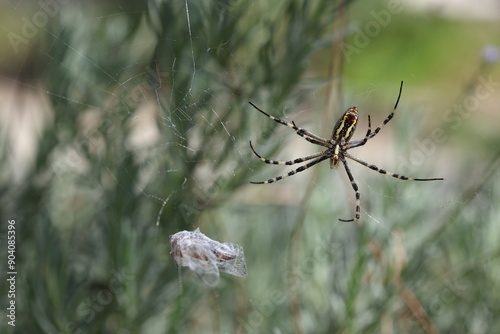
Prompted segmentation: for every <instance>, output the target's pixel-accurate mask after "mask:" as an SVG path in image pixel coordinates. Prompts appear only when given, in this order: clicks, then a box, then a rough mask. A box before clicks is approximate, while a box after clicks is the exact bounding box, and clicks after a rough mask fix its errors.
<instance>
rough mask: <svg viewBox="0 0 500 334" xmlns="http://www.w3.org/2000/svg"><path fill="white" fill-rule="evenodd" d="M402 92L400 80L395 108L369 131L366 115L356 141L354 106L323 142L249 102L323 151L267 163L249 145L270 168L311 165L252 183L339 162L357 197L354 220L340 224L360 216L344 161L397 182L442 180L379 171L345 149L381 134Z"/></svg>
mask: <svg viewBox="0 0 500 334" xmlns="http://www.w3.org/2000/svg"><path fill="white" fill-rule="evenodd" d="M402 91H403V81H401V85H400V87H399V95H398V98H397V100H396V104H395V105H394V109H393V110H392V112H391V113H390V114H389V116H387V118H386V119H385V120H384V121H383V122H382V124H380V126H379V127H378V128H376V129H375V130H374V131H372V130H371V119H370V115H368V130H367V131H366V135H365V137H364V138H360V139H356V140H352V141H351V137H352V135H353V134H354V131H355V130H356V125H357V122H358V109H357V108H356V107H351V108H349V109H347V110H346V111H345V112H344V114H343V115H342V117H340V118H339V120H338V121H337V123H336V124H335V127H334V128H333V131H332V135H331V137H330V139H324V138H322V137H320V136H317V135H315V134H313V133H311V132H309V131H307V130H306V129H303V128H300V127H298V126H297V125H296V124H295V122H293V121H292V123H289V122H286V121H283V120H281V119H279V118H277V117H274V116H271V115H269V114H268V113H266V112H265V111H263V110H262V109H260V108H258V107H257V106H256V105H254V104H253V103H252V102H249V103H250V105H252V107H254V108H255V109H257V110H258V111H260V112H261V113H263V114H264V115H266V116H267V117H269V118H270V119H272V120H273V121H275V122H277V123H279V124H281V125H285V126H287V127H289V128H292V129H294V130H295V133H297V134H298V135H299V136H301V137H303V138H304V139H305V140H307V141H308V142H310V143H313V144H315V145H319V146H323V147H325V148H326V149H325V150H324V151H322V152H318V153H315V154H311V155H308V156H305V157H302V158H297V159H294V160H289V161H277V160H269V159H265V158H263V157H261V156H260V155H259V154H258V153H257V152H256V151H255V149H254V148H253V145H252V142H250V148H251V149H252V151H253V153H254V154H255V155H256V156H257V157H258V158H259V159H260V160H262V161H263V162H265V163H266V164H270V165H294V164H298V163H302V162H304V161H309V160H312V161H311V162H308V163H307V164H305V165H302V166H300V167H299V168H297V169H294V170H292V171H291V172H288V173H287V174H283V175H280V176H277V177H275V178H272V179H269V180H267V181H261V182H251V183H253V184H267V183H273V182H276V181H279V180H282V179H284V178H286V177H289V176H292V175H295V174H296V173H299V172H302V171H304V170H306V169H308V168H310V167H312V166H314V165H316V164H318V163H320V162H322V161H323V160H326V159H330V168H332V169H333V168H335V169H339V164H340V162H342V164H343V165H344V168H345V171H346V173H347V176H348V177H349V180H350V181H351V186H352V189H353V190H354V192H355V194H356V213H355V216H354V218H353V219H340V218H339V220H340V221H342V222H352V221H357V220H358V219H359V217H360V213H361V210H360V192H359V190H358V184H357V183H356V181H355V180H354V177H353V176H352V173H351V170H350V169H349V166H348V165H347V161H346V158H349V159H351V160H354V161H356V162H357V163H360V164H361V165H363V166H366V167H368V168H370V169H373V170H374V171H376V172H379V173H380V174H386V175H389V176H392V177H394V178H396V179H399V180H409V181H438V180H444V179H443V178H432V179H415V178H411V177H406V176H403V175H399V174H395V173H391V172H388V171H386V170H385V169H382V168H379V167H377V166H375V165H373V164H369V163H367V162H365V161H363V160H361V159H358V158H356V157H355V156H353V155H351V154H349V153H347V151H348V150H350V149H353V148H356V147H360V146H363V145H365V144H366V142H367V141H368V140H369V139H371V138H373V137H375V136H376V135H377V133H379V132H380V130H381V129H382V128H383V127H384V125H386V124H387V123H389V121H390V120H391V119H392V117H394V113H395V112H396V108H397V107H398V103H399V99H400V98H401V92H402Z"/></svg>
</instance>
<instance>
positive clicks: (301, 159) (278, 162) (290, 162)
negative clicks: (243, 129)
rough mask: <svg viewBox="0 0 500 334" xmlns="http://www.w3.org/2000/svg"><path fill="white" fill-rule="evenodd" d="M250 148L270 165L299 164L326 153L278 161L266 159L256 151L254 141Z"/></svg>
mask: <svg viewBox="0 0 500 334" xmlns="http://www.w3.org/2000/svg"><path fill="white" fill-rule="evenodd" d="M250 148H251V149H252V152H253V153H254V154H255V155H256V156H257V157H258V158H259V159H260V160H262V161H264V162H265V163H266V164H270V165H293V164H299V163H301V162H304V161H307V160H311V159H314V158H317V157H320V156H322V155H324V154H325V152H319V153H315V154H311V155H307V156H305V157H303V158H297V159H295V160H289V161H278V160H269V159H266V158H263V157H261V156H260V154H259V153H257V152H256V151H255V149H254V148H253V145H252V142H250Z"/></svg>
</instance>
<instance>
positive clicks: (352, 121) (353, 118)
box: [331, 107, 358, 143]
mask: <svg viewBox="0 0 500 334" xmlns="http://www.w3.org/2000/svg"><path fill="white" fill-rule="evenodd" d="M357 123H358V108H356V107H351V108H349V109H347V110H346V112H345V113H344V115H342V117H340V118H339V120H338V121H337V123H336V124H335V127H334V128H333V131H332V138H331V139H332V140H333V141H335V142H337V143H340V142H342V141H345V142H348V141H349V140H350V139H351V137H352V135H353V134H354V131H355V130H356V124H357Z"/></svg>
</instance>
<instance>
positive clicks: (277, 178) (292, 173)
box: [250, 155, 330, 184]
mask: <svg viewBox="0 0 500 334" xmlns="http://www.w3.org/2000/svg"><path fill="white" fill-rule="evenodd" d="M329 158H330V157H329V156H328V155H323V156H320V157H319V158H317V159H316V160H314V161H311V162H309V163H308V164H305V165H302V166H300V167H299V168H297V169H294V170H292V171H291V172H288V173H287V174H283V175H280V176H277V177H275V178H272V179H269V180H267V181H260V182H250V183H253V184H268V183H273V182H276V181H279V180H283V179H284V178H286V177H289V176H292V175H295V174H297V173H299V172H302V171H305V170H306V169H308V168H309V167H312V166H314V165H316V164H318V163H320V162H321V161H323V160H326V159H329Z"/></svg>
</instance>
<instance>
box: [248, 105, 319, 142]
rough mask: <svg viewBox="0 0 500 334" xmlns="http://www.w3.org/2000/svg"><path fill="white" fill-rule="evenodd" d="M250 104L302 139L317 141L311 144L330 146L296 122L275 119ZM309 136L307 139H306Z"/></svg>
mask: <svg viewBox="0 0 500 334" xmlns="http://www.w3.org/2000/svg"><path fill="white" fill-rule="evenodd" d="M248 103H250V105H251V106H252V107H254V108H255V109H257V110H258V111H260V112H261V113H262V114H264V115H266V116H267V117H269V118H270V119H272V120H273V121H275V122H277V123H279V124H281V125H284V126H287V127H289V128H292V129H294V130H295V132H296V133H297V134H298V135H299V136H301V137H304V138H306V139H307V137H310V138H311V139H314V140H316V141H315V142H312V141H310V140H308V141H310V142H311V143H314V144H317V145H322V146H327V145H328V144H327V143H328V140H326V139H324V138H321V137H320V136H316V135H315V134H314V133H311V132H309V131H307V130H306V129H302V128H299V127H298V126H297V125H295V123H294V122H292V123H289V122H286V121H283V120H281V119H279V118H277V117H274V116H271V115H269V114H268V113H266V112H265V111H264V110H262V109H260V108H258V107H257V106H256V105H255V104H253V103H252V102H248ZM306 136H307V137H306ZM320 142H323V143H324V144H320Z"/></svg>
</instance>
